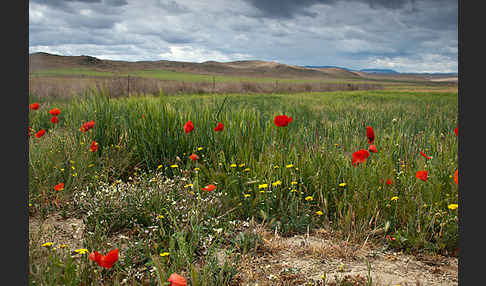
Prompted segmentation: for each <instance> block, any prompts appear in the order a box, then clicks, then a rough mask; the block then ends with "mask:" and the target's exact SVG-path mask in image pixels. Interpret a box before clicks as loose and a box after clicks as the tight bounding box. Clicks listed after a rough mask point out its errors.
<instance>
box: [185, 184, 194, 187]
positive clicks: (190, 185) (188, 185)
mask: <svg viewBox="0 0 486 286" xmlns="http://www.w3.org/2000/svg"><path fill="white" fill-rule="evenodd" d="M193 186H194V185H193V184H187V185H185V186H184V188H192V187H193Z"/></svg>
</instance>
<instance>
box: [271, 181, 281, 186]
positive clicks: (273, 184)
mask: <svg viewBox="0 0 486 286" xmlns="http://www.w3.org/2000/svg"><path fill="white" fill-rule="evenodd" d="M281 184H282V182H281V181H280V180H278V181H276V182H273V183H272V186H274V187H276V186H278V185H281Z"/></svg>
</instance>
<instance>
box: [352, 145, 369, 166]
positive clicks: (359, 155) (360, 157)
mask: <svg viewBox="0 0 486 286" xmlns="http://www.w3.org/2000/svg"><path fill="white" fill-rule="evenodd" d="M369 156H370V152H368V150H364V149H363V150H358V151H356V152H354V153H353V157H352V163H351V164H352V165H353V166H356V165H357V164H359V163H363V162H365V161H366V159H367V158H368V157H369Z"/></svg>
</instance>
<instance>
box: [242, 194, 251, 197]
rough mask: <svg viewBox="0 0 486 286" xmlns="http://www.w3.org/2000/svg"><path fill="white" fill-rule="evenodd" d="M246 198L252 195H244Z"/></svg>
mask: <svg viewBox="0 0 486 286" xmlns="http://www.w3.org/2000/svg"><path fill="white" fill-rule="evenodd" d="M243 196H244V197H245V198H249V197H250V196H251V195H250V194H244V195H243Z"/></svg>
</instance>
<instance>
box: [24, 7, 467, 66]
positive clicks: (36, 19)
mask: <svg viewBox="0 0 486 286" xmlns="http://www.w3.org/2000/svg"><path fill="white" fill-rule="evenodd" d="M29 52H30V53H33V52H48V53H54V54H60V55H75V56H78V55H90V56H94V57H97V58H101V59H111V60H127V61H139V60H174V61H189V62H204V61H209V60H214V61H223V62H225V61H234V60H265V61H276V62H280V63H284V64H290V65H329V66H340V67H346V68H351V69H363V68H385V69H394V70H396V71H398V72H458V2H457V0H410V1H409V0H177V1H176V0H83V1H75V0H65V1H63V0H30V1H29Z"/></svg>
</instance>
